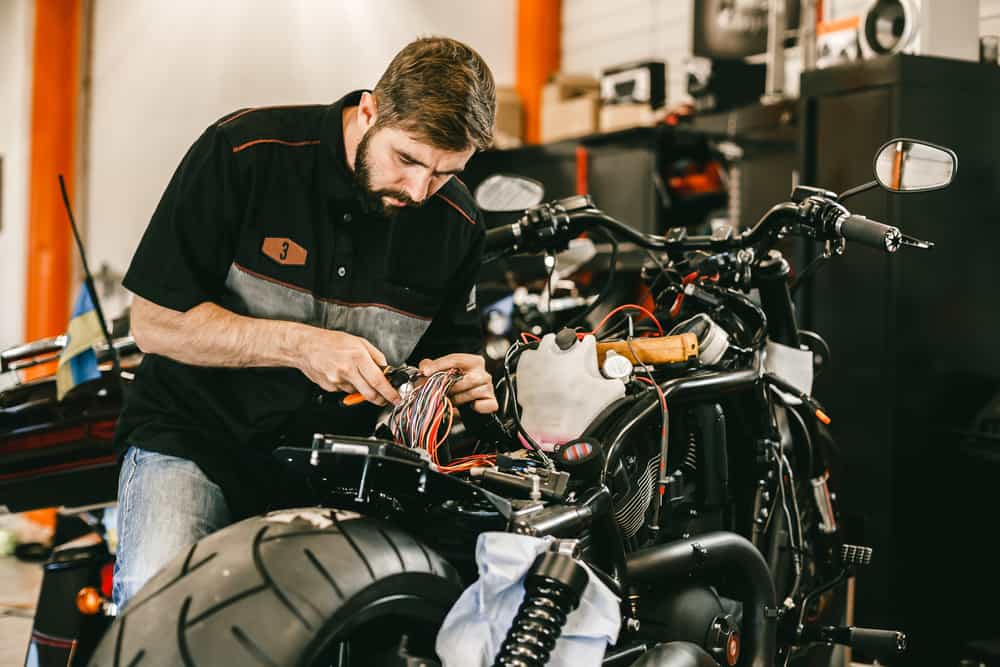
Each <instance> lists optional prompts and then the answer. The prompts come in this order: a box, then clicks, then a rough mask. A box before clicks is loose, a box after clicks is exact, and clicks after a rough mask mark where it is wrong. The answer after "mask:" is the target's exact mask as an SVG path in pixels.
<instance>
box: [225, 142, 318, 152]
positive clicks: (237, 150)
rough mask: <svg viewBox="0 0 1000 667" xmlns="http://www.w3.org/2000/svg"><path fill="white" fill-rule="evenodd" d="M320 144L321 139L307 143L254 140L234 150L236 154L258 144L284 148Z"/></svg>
mask: <svg viewBox="0 0 1000 667" xmlns="http://www.w3.org/2000/svg"><path fill="white" fill-rule="evenodd" d="M318 143H319V139H309V140H307V141H285V140H284V139H254V140H253V141H248V142H246V143H245V144H240V145H239V146H236V147H234V148H233V152H234V153H239V152H240V151H241V150H244V149H246V148H250V147H251V146H255V145H257V144H281V145H282V146H313V145H316V144H318Z"/></svg>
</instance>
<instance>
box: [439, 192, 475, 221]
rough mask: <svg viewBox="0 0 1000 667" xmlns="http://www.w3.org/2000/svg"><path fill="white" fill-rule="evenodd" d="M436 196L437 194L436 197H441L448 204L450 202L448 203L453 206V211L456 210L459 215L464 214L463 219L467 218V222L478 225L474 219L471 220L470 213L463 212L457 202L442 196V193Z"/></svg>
mask: <svg viewBox="0 0 1000 667" xmlns="http://www.w3.org/2000/svg"><path fill="white" fill-rule="evenodd" d="M434 194H435V195H436V196H438V197H440V198H441V199H443V200H445V201H446V202H448V203H449V204H450V205H451V207H452V208H453V209H455V210H456V211H458V212H459V213H461V214H462V217H463V218H465V219H466V220H468V221H469V223H470V224H473V225H474V224H476V221H475V220H473V219H472V218H470V217H469V214H468V213H466V212H465V211H463V210H462V208H461V207H460V206H459V205H458V204H456V203H455V202H453V201H452V200H450V199H448V198H447V197H445V196H444V195H443V194H441V193H440V192H435V193H434Z"/></svg>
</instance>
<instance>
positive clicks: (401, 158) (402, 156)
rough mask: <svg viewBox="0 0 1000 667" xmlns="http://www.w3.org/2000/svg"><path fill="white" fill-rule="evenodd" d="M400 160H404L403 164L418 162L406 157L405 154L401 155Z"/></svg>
mask: <svg viewBox="0 0 1000 667" xmlns="http://www.w3.org/2000/svg"><path fill="white" fill-rule="evenodd" d="M399 161H400V162H402V163H403V164H416V162H414V161H413V160H411V159H410V158H408V157H406V156H405V155H400V156H399Z"/></svg>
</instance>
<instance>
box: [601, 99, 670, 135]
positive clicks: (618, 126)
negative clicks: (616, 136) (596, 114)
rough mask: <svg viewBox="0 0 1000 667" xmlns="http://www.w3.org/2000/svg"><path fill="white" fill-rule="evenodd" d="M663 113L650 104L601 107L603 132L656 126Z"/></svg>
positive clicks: (607, 105)
mask: <svg viewBox="0 0 1000 667" xmlns="http://www.w3.org/2000/svg"><path fill="white" fill-rule="evenodd" d="M661 115H662V112H657V111H656V110H654V109H653V108H652V107H650V106H649V105H648V104H605V105H604V106H603V107H601V114H600V125H599V127H600V128H601V132H614V131H616V130H624V129H627V128H630V127H648V126H650V125H656V121H657V120H659V118H660V116H661Z"/></svg>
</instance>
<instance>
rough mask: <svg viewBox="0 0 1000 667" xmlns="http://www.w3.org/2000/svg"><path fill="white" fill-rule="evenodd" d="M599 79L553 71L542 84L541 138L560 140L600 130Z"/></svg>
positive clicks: (543, 139)
mask: <svg viewBox="0 0 1000 667" xmlns="http://www.w3.org/2000/svg"><path fill="white" fill-rule="evenodd" d="M600 108H601V100H600V83H599V82H598V80H597V79H595V78H594V77H592V76H586V75H582V74H566V73H558V74H554V75H553V76H552V78H551V79H550V81H549V83H547V84H546V85H545V87H544V88H542V118H541V121H542V122H541V139H542V141H543V142H544V141H560V140H562V139H571V138H573V137H580V136H584V135H587V134H593V133H594V132H597V127H598V125H597V121H598V113H599V111H600Z"/></svg>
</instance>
